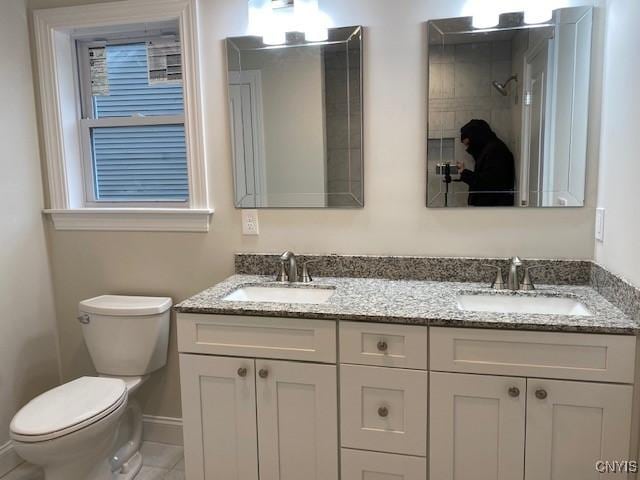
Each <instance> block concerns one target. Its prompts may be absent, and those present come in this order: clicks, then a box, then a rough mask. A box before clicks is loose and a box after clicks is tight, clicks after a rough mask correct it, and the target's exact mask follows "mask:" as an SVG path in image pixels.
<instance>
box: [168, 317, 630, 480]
mask: <svg viewBox="0 0 640 480" xmlns="http://www.w3.org/2000/svg"><path fill="white" fill-rule="evenodd" d="M178 348H179V352H180V375H181V384H182V402H183V421H184V443H185V462H186V477H187V478H188V479H189V480H338V479H339V478H340V479H341V480H604V479H605V478H616V479H621V480H622V479H627V478H628V477H627V476H626V475H624V474H601V473H599V472H598V471H597V470H596V462H597V461H599V460H602V461H608V462H620V461H625V460H635V452H631V451H630V450H631V447H632V446H636V445H637V438H636V436H637V432H636V430H637V428H633V427H632V416H633V417H634V420H633V421H634V422H635V423H637V417H638V415H640V413H638V412H640V409H638V406H636V407H635V408H636V410H635V412H636V413H635V414H634V415H632V409H633V408H634V407H633V406H632V403H633V401H632V400H633V391H634V390H633V389H634V383H635V379H636V373H635V362H636V337H635V336H624V335H596V334H582V333H565V332H533V331H518V330H490V329H476V328H448V327H426V326H415V325H396V324H383V323H366V322H347V321H338V322H336V321H330V320H313V319H296V318H277V317H252V316H229V315H208V314H183V313H180V314H178ZM339 460H340V461H339ZM629 478H635V477H632V476H631V477H629Z"/></svg>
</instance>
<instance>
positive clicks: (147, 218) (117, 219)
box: [44, 208, 213, 232]
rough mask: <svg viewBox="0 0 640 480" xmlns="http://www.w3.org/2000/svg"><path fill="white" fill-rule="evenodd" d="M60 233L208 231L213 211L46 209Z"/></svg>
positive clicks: (187, 209) (184, 209)
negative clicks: (84, 231) (92, 231)
mask: <svg viewBox="0 0 640 480" xmlns="http://www.w3.org/2000/svg"><path fill="white" fill-rule="evenodd" d="M44 213H45V214H47V215H50V216H51V220H52V221H53V225H54V227H55V229H56V230H103V231H125V232H208V231H209V220H210V217H211V215H212V214H213V210H211V209H189V208H77V209H68V210H56V209H52V210H44Z"/></svg>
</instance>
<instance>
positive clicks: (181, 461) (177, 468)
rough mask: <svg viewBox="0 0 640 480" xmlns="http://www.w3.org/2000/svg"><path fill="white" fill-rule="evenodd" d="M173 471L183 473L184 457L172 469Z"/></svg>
mask: <svg viewBox="0 0 640 480" xmlns="http://www.w3.org/2000/svg"><path fill="white" fill-rule="evenodd" d="M173 469H174V470H182V471H183V472H184V457H183V458H182V459H181V460H180V461H179V462H178V463H177V464H176V466H175V467H173Z"/></svg>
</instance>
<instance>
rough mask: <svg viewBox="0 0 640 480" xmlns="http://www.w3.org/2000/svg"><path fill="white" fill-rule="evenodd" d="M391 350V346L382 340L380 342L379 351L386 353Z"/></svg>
mask: <svg viewBox="0 0 640 480" xmlns="http://www.w3.org/2000/svg"><path fill="white" fill-rule="evenodd" d="M388 349H389V345H388V344H387V342H385V341H384V340H380V341H379V342H378V350H379V351H381V352H386V351H387V350H388Z"/></svg>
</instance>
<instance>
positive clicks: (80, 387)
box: [10, 377, 127, 480]
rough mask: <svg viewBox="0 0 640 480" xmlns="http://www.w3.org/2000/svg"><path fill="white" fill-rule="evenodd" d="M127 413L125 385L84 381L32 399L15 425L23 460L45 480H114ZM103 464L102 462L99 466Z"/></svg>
mask: <svg viewBox="0 0 640 480" xmlns="http://www.w3.org/2000/svg"><path fill="white" fill-rule="evenodd" d="M126 408H127V388H126V386H125V383H124V382H123V381H122V380H117V379H103V378H98V377H82V378H79V379H77V380H74V381H72V382H69V383H66V384H64V385H62V386H60V387H57V388H54V389H53V390H50V391H48V392H45V393H43V394H42V395H40V396H39V397H36V398H34V399H33V400H32V401H31V402H29V403H28V404H27V405H26V406H25V407H23V408H22V409H21V410H20V411H19V412H18V414H17V415H16V416H15V417H14V418H13V421H12V422H11V427H10V428H11V438H12V440H13V445H14V448H15V450H16V452H17V453H18V455H20V456H21V457H22V458H24V459H25V460H26V461H28V462H29V463H32V464H34V465H40V466H42V467H43V468H44V470H45V478H46V480H70V479H85V478H86V479H89V478H91V479H94V480H111V479H112V478H113V476H112V475H111V468H110V465H109V463H108V455H109V453H110V451H111V450H112V449H113V447H114V443H115V440H116V435H117V432H118V424H119V422H120V419H121V418H122V415H123V414H124V412H125V409H126ZM100 459H103V461H102V462H100Z"/></svg>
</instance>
